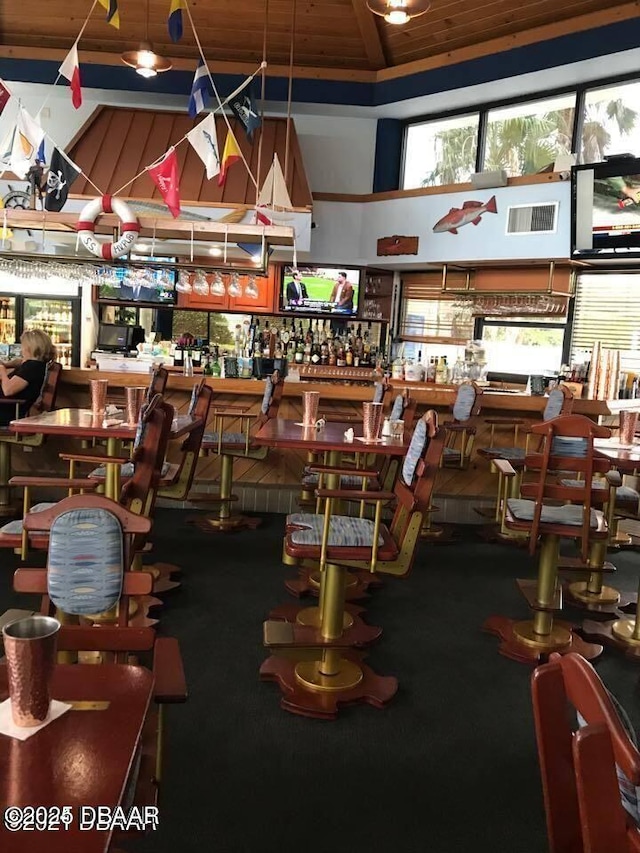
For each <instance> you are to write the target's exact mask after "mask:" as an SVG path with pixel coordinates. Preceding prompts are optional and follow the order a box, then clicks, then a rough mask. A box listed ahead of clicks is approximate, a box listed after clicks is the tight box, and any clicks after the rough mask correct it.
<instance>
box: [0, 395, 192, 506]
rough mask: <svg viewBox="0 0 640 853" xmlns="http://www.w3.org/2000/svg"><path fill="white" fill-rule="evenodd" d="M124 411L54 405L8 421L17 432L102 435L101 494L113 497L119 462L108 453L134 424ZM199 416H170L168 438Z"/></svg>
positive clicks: (132, 431)
mask: <svg viewBox="0 0 640 853" xmlns="http://www.w3.org/2000/svg"><path fill="white" fill-rule="evenodd" d="M124 418H125V413H124V412H120V413H118V414H116V415H113V416H105V417H103V416H102V415H94V414H93V413H92V412H91V410H90V409H57V410H56V411H54V412H46V413H44V414H42V415H34V416H33V417H30V418H20V419H19V420H16V421H11V423H10V424H9V428H10V429H11V430H13V431H14V432H15V433H17V434H18V435H19V436H20V435H34V434H42V435H58V436H69V437H72V438H80V439H92V438H102V439H106V442H107V448H106V449H107V453H106V456H107V458H106V459H105V465H106V478H105V495H106V497H108V498H112V499H113V500H116V501H117V500H118V499H119V497H120V463H119V462H114V463H111V464H110V463H109V459H108V457H114V456H118V455H119V453H120V447H121V443H122V441H126V440H129V441H132V440H133V439H134V438H135V436H136V429H137V424H128V423H127V422H126V421H125V420H124ZM201 422H202V421H201V419H199V418H194V417H192V416H191V415H178V416H177V417H175V418H174V419H173V423H172V425H171V435H170V438H172V439H175V438H181V437H182V436H184V435H186V434H187V433H189V432H190V431H191V430H192V429H195V427H196V426H198V425H199V424H200V423H201Z"/></svg>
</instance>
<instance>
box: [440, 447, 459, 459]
mask: <svg viewBox="0 0 640 853" xmlns="http://www.w3.org/2000/svg"><path fill="white" fill-rule="evenodd" d="M442 455H443V456H444V457H445V459H447V458H448V459H453V457H454V456H455V457H456V459H459V458H460V451H459V450H456V449H455V447H445V448H443V450H442Z"/></svg>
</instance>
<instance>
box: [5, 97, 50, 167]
mask: <svg viewBox="0 0 640 853" xmlns="http://www.w3.org/2000/svg"><path fill="white" fill-rule="evenodd" d="M43 139H44V130H43V129H42V128H41V127H40V125H39V124H38V122H37V121H36V120H35V119H34V118H31V116H30V115H29V113H28V112H27V111H26V110H25V108H24V107H20V109H19V110H18V117H17V119H16V127H15V130H14V133H13V142H12V144H11V158H10V162H9V165H10V166H11V171H13V172H15V174H16V175H17V176H18V177H19V178H24V177H26V175H27V172H28V171H29V169H30V168H31V167H32V166H33V165H35V162H36V158H37V155H38V151H39V149H40V143H41V142H42V140H43Z"/></svg>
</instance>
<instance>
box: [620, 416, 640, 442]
mask: <svg viewBox="0 0 640 853" xmlns="http://www.w3.org/2000/svg"><path fill="white" fill-rule="evenodd" d="M637 424H638V412H620V443H621V444H633V442H634V439H635V435H636V426H637Z"/></svg>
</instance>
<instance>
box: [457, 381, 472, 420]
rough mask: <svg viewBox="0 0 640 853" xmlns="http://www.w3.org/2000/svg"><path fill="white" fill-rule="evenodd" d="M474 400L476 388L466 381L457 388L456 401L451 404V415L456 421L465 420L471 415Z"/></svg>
mask: <svg viewBox="0 0 640 853" xmlns="http://www.w3.org/2000/svg"><path fill="white" fill-rule="evenodd" d="M475 401H476V389H475V388H474V387H473V385H471V384H469V383H466V384H463V385H461V386H460V387H459V388H458V393H457V394H456V401H455V403H454V404H453V417H454V418H455V419H456V420H457V421H467V420H469V418H470V417H471V409H472V408H473V404H474V403H475Z"/></svg>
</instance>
